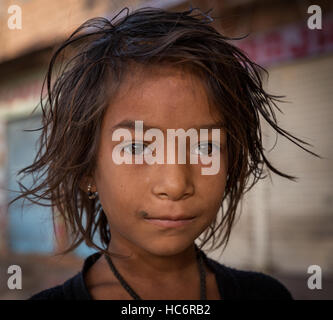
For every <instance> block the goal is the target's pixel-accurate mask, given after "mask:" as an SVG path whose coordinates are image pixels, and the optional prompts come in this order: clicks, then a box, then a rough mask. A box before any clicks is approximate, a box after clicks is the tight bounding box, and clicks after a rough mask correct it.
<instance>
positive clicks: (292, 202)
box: [0, 0, 333, 299]
mask: <svg viewBox="0 0 333 320" xmlns="http://www.w3.org/2000/svg"><path fill="white" fill-rule="evenodd" d="M190 3H192V5H193V6H194V7H200V8H201V9H202V10H204V11H205V10H208V9H210V8H213V11H212V12H211V13H210V15H212V16H213V17H216V16H218V17H219V18H218V19H215V21H214V23H213V25H214V26H215V27H216V28H217V29H218V30H219V31H221V32H222V33H223V34H225V35H227V36H233V37H240V36H244V35H246V34H249V36H248V37H247V38H245V39H243V40H240V41H235V42H234V43H235V44H236V45H237V46H239V47H240V48H242V49H243V50H244V51H245V52H246V53H247V54H248V55H249V56H250V57H251V58H252V59H253V60H254V61H256V62H257V63H258V64H260V65H263V66H264V67H265V68H266V69H267V70H268V71H269V78H268V79H267V78H266V79H265V86H266V88H267V90H268V91H269V92H270V93H273V94H278V95H280V94H282V95H285V96H286V100H287V101H288V102H287V103H283V104H280V105H279V107H280V108H281V109H282V111H283V113H284V114H280V113H277V116H278V119H279V125H281V126H282V127H283V128H284V129H286V130H288V131H289V132H291V133H292V134H295V135H296V136H297V137H299V138H301V139H303V140H305V141H307V142H309V143H311V144H312V145H313V146H314V147H313V149H312V151H314V152H316V153H318V154H320V155H321V156H322V157H323V159H318V158H315V157H313V156H311V155H310V154H308V153H306V152H304V151H302V150H301V149H299V148H297V147H296V146H295V145H293V144H292V143H290V142H289V141H287V140H285V139H284V138H279V139H278V141H277V145H276V147H275V148H274V149H273V150H272V151H270V152H269V153H268V154H267V155H268V158H269V159H270V160H271V161H272V163H273V164H274V165H275V166H276V167H277V168H279V169H280V170H282V171H283V172H285V173H288V174H291V175H296V176H297V177H298V178H299V179H298V181H297V182H292V181H290V180H287V179H282V178H280V177H277V176H276V175H274V174H272V179H271V181H270V180H269V179H266V180H264V181H261V182H260V183H258V184H257V186H256V187H255V188H253V189H252V190H251V191H250V192H249V193H248V194H247V195H246V196H245V198H244V200H243V202H242V207H241V209H242V210H240V211H239V219H238V220H237V223H236V225H235V228H234V231H233V233H232V235H231V238H230V242H229V244H228V246H227V248H226V250H225V251H224V252H223V254H222V255H221V250H219V251H215V252H207V254H208V255H209V256H211V257H213V258H214V259H216V260H218V261H219V262H221V263H224V264H226V265H229V266H232V267H234V268H237V269H247V270H256V271H262V272H265V273H268V274H270V275H272V276H274V277H276V278H277V279H279V280H280V281H281V282H282V283H283V284H285V285H286V286H287V287H288V288H289V290H290V291H291V293H292V295H293V296H294V298H296V299H333V216H332V214H333V209H332V208H333V163H332V158H333V148H332V147H333V143H332V138H333V135H332V128H331V127H332V124H333V105H332V101H333V76H332V75H333V2H332V1H328V0H327V1H319V0H317V1H315V3H314V2H313V1H311V2H310V1H296V0H295V1H290V0H288V1H287V0H286V1H284V0H275V1H274V0H265V1H264V0H220V1H218V0H216V1H204V0H202V1H191V2H190V1H182V0H167V1H159V0H156V1H144V0H133V1H125V0H124V1H118V0H113V1H111V0H58V1H46V0H16V1H8V0H0V187H1V188H0V299H26V298H28V297H30V296H31V295H32V294H33V293H36V292H38V291H40V290H42V289H46V288H48V287H51V286H54V285H56V284H61V283H63V282H64V281H65V280H67V279H68V278H69V277H70V276H73V275H74V274H76V273H77V272H78V271H79V270H80V269H81V267H82V262H83V259H84V258H85V257H86V256H88V255H89V254H91V253H92V252H93V250H92V249H90V248H88V247H87V246H85V245H81V246H80V247H79V248H77V249H76V250H75V251H74V252H73V253H70V254H67V255H65V256H63V255H60V256H56V255H55V253H58V252H59V251H60V250H62V249H63V248H64V247H65V245H66V235H65V232H64V229H63V224H62V221H61V220H59V221H56V232H57V234H58V237H57V240H56V238H55V236H54V232H53V226H52V220H51V216H50V214H51V212H50V210H49V209H47V208H43V207H38V206H35V205H29V203H28V202H27V201H26V202H25V204H24V207H23V208H22V201H21V202H17V203H15V204H14V205H12V206H10V207H9V208H8V204H7V203H8V199H11V198H12V197H13V194H11V193H10V192H7V191H6V189H8V188H9V189H11V190H18V184H17V177H16V173H17V171H18V170H19V169H20V168H23V167H24V166H26V165H28V164H30V163H31V162H32V160H33V158H34V155H35V152H36V141H37V139H38V133H39V132H24V131H23V130H24V129H31V128H37V127H38V125H39V123H40V113H39V112H36V113H35V114H34V116H33V117H32V116H31V111H32V110H33V109H34V107H35V106H36V105H37V104H38V99H39V94H40V90H41V84H42V81H43V77H44V74H45V72H46V68H47V64H48V61H49V59H50V57H51V54H52V52H53V50H54V49H55V48H56V46H57V44H59V42H60V41H62V40H64V39H65V38H66V37H67V36H69V34H70V33H71V31H73V30H74V29H75V28H76V27H77V26H79V25H80V24H81V23H82V22H83V21H85V20H86V19H88V18H92V17H96V16H104V17H109V18H110V17H113V16H114V15H115V13H117V12H118V11H119V10H120V9H122V8H123V7H125V6H128V7H129V8H130V9H131V10H132V9H136V8H138V7H143V6H153V7H162V8H168V9H170V10H186V9H188V8H189V5H190ZM312 4H316V5H318V6H320V8H321V11H322V29H314V30H312V29H310V28H308V24H307V22H308V19H309V17H310V16H311V14H309V13H308V7H309V6H310V5H312ZM12 5H17V6H19V8H20V9H21V13H22V25H21V29H11V28H10V24H9V20H10V17H11V16H12V15H13V11H10V10H9V8H10V7H11V6H12ZM8 10H9V11H8ZM10 21H11V22H13V21H12V20H10ZM16 22H17V21H16ZM263 127H264V133H265V134H264V140H265V143H266V146H267V147H266V150H270V149H271V148H272V147H273V145H274V143H275V135H274V134H273V133H272V132H271V131H270V130H269V128H268V127H267V126H266V125H265V124H263ZM24 182H25V183H26V184H29V183H31V181H29V179H27V180H25V181H24ZM14 264H16V265H19V266H21V268H22V290H9V289H8V287H7V279H8V277H9V276H10V275H9V274H8V273H7V269H8V267H9V266H10V265H14ZM311 265H318V266H320V267H321V270H322V289H321V290H318V289H317V290H316V289H314V290H311V289H309V288H308V285H307V280H308V278H309V277H310V276H311V274H309V273H308V268H309V266H311Z"/></svg>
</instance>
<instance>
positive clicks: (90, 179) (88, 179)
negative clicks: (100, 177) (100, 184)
mask: <svg viewBox="0 0 333 320" xmlns="http://www.w3.org/2000/svg"><path fill="white" fill-rule="evenodd" d="M89 183H90V184H91V192H96V184H95V181H94V178H93V177H92V176H84V177H83V178H82V179H81V181H80V183H79V187H80V189H81V190H82V191H83V192H86V193H87V192H88V185H89Z"/></svg>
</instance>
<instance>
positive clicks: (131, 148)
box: [123, 142, 150, 155]
mask: <svg viewBox="0 0 333 320" xmlns="http://www.w3.org/2000/svg"><path fill="white" fill-rule="evenodd" d="M123 150H124V151H125V152H126V153H129V154H131V155H139V154H141V153H142V152H145V153H146V154H147V153H148V151H149V150H150V149H149V148H148V146H147V145H146V144H144V143H137V142H134V143H130V144H128V145H127V146H125V147H124V148H123Z"/></svg>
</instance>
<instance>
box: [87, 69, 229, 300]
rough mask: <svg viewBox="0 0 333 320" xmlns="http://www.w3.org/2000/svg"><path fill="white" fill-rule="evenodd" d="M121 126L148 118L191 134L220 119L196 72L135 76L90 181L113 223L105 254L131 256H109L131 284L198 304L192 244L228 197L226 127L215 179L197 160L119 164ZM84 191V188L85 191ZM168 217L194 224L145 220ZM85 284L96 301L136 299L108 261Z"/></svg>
mask: <svg viewBox="0 0 333 320" xmlns="http://www.w3.org/2000/svg"><path fill="white" fill-rule="evenodd" d="M124 120H132V121H135V120H143V122H144V124H147V125H152V126H153V127H155V128H160V129H161V130H162V131H163V132H166V129H168V128H173V129H178V128H183V129H184V130H188V129H189V128H200V127H202V126H203V125H207V124H216V123H217V122H218V120H217V114H216V113H214V114H212V110H211V109H210V107H209V102H208V98H207V93H206V90H205V87H204V86H203V85H202V83H201V80H200V78H199V77H197V76H195V75H194V74H192V73H191V72H189V71H187V70H181V69H175V68H173V67H167V66H164V67H159V68H156V67H155V68H154V67H153V68H151V69H150V70H145V72H144V73H140V69H137V70H133V72H131V74H130V77H128V78H127V79H126V81H125V82H124V83H123V85H122V86H121V87H120V89H119V91H118V94H117V96H116V97H115V98H114V99H113V100H112V103H110V106H109V108H108V109H107V111H106V114H105V116H104V119H103V123H102V128H101V137H100V146H99V151H98V155H97V166H96V170H95V172H94V175H93V176H91V177H88V179H87V183H88V182H90V183H91V184H92V191H98V195H99V199H100V201H101V204H102V205H103V209H104V212H105V213H106V216H107V219H108V222H109V225H110V232H111V239H112V240H111V242H110V244H109V247H108V250H109V251H110V252H114V253H118V254H122V255H127V256H129V258H126V259H125V258H119V257H112V261H113V263H114V265H115V266H116V268H117V269H118V271H119V272H120V274H121V275H122V276H123V277H124V279H125V280H126V281H127V282H128V283H129V285H130V286H131V287H132V288H133V289H134V290H135V291H136V292H137V293H138V294H139V295H140V296H141V297H142V298H143V299H199V298H200V282H199V272H198V266H197V261H196V257H195V249H194V240H195V239H196V238H197V237H198V236H199V235H200V234H201V233H202V232H203V231H205V230H206V229H207V228H208V227H209V225H210V224H211V223H212V222H213V221H214V219H215V217H216V214H217V212H218V210H219V207H220V203H221V199H222V197H223V193H224V189H225V185H226V179H227V168H228V163H227V159H228V157H227V138H226V133H225V131H224V130H222V129H221V138H220V140H221V160H220V162H221V163H220V170H219V172H218V173H217V174H215V175H202V174H201V168H202V166H203V164H202V163H200V162H199V164H190V163H188V162H187V163H186V164H177V163H176V164H166V160H165V164H153V165H148V164H121V165H117V164H115V163H114V162H113V160H112V150H113V148H114V147H115V146H116V144H118V143H119V142H118V141H112V132H113V127H114V126H115V125H117V124H118V123H120V122H123V121H124ZM220 120H221V119H220ZM133 138H134V131H133ZM210 139H211V136H210ZM141 142H142V141H141ZM200 142H201V141H200ZM206 142H207V141H206ZM149 143H151V142H149ZM149 143H147V144H149ZM165 155H166V151H165ZM129 156H133V157H135V155H129ZM207 167H208V166H207ZM84 188H85V190H87V186H86V185H85V186H84ZM169 214H181V215H186V216H187V217H193V220H192V222H191V223H189V224H187V225H185V226H181V227H176V228H163V227H160V226H156V225H153V224H151V223H149V222H147V220H146V219H145V218H147V216H145V215H148V217H149V218H158V217H161V216H163V215H169ZM205 268H206V272H207V298H208V299H212V300H213V299H221V297H220V295H219V291H218V287H217V284H216V279H215V275H214V273H213V272H212V270H210V269H209V268H208V266H205ZM85 281H86V284H87V287H88V290H89V292H90V294H91V295H92V297H93V299H125V300H126V299H132V298H131V297H130V296H129V294H128V293H127V292H126V291H125V289H124V288H122V286H121V285H120V284H119V281H118V280H117V279H116V278H115V277H114V275H113V273H112V272H111V270H110V268H109V266H108V264H107V261H106V260H105V259H104V257H101V258H100V259H98V261H97V262H96V263H95V264H94V265H93V266H92V267H91V268H90V269H89V271H88V272H87V275H86V278H85Z"/></svg>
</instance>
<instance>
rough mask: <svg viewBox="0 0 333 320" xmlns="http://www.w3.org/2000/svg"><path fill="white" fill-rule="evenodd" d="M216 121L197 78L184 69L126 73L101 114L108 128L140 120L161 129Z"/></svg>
mask: <svg viewBox="0 0 333 320" xmlns="http://www.w3.org/2000/svg"><path fill="white" fill-rule="evenodd" d="M218 118H220V117H219V115H218V114H217V113H216V112H215V111H213V108H212V106H210V103H209V99H208V94H207V90H206V87H205V86H204V84H203V82H202V80H201V79H200V77H199V76H198V75H197V74H196V73H194V72H192V71H190V70H189V69H185V68H176V67H172V66H152V67H149V68H146V67H136V68H132V69H131V70H130V71H129V72H127V74H126V77H125V79H124V81H123V82H122V84H121V86H120V87H119V90H118V91H117V93H116V95H115V96H114V97H113V99H112V101H111V102H110V105H109V107H108V110H107V112H106V114H105V118H104V122H105V123H106V124H107V125H108V126H113V125H114V124H116V123H118V122H121V121H123V120H124V119H130V120H143V121H144V122H145V121H146V122H149V124H152V123H153V124H156V127H159V128H161V129H168V128H184V129H187V128H191V127H194V126H200V124H202V123H212V122H216V120H217V119H218Z"/></svg>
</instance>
